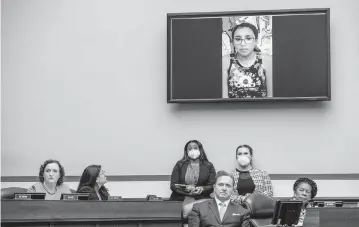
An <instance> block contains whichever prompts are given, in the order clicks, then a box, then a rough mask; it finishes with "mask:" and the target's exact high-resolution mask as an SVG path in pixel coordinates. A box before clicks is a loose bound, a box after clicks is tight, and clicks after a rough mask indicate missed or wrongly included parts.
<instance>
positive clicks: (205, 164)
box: [200, 160, 214, 167]
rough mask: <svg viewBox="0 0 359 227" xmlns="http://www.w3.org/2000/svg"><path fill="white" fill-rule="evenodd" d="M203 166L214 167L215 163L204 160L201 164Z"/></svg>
mask: <svg viewBox="0 0 359 227" xmlns="http://www.w3.org/2000/svg"><path fill="white" fill-rule="evenodd" d="M200 164H201V165H204V166H207V167H212V166H213V167H214V165H213V163H212V162H210V161H205V160H203V161H202V162H200Z"/></svg>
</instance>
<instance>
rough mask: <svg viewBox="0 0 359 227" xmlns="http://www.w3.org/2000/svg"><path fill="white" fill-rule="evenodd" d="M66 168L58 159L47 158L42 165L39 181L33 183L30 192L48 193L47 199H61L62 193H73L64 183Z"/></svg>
mask: <svg viewBox="0 0 359 227" xmlns="http://www.w3.org/2000/svg"><path fill="white" fill-rule="evenodd" d="M64 176H65V169H64V167H63V166H62V165H61V164H60V162H59V161H56V160H52V159H49V160H46V161H45V162H44V164H42V165H41V166H40V172H39V176H38V180H39V182H37V183H36V184H34V185H32V186H31V187H30V188H29V189H28V192H42V193H46V195H45V200H60V198H61V194H62V193H71V191H70V188H69V187H68V186H67V185H66V184H64Z"/></svg>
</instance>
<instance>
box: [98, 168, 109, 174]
mask: <svg viewBox="0 0 359 227" xmlns="http://www.w3.org/2000/svg"><path fill="white" fill-rule="evenodd" d="M106 174H107V173H106V171H105V170H102V169H101V171H100V174H99V175H106Z"/></svg>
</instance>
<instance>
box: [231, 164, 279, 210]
mask: <svg viewBox="0 0 359 227" xmlns="http://www.w3.org/2000/svg"><path fill="white" fill-rule="evenodd" d="M231 174H232V175H233V177H234V187H233V188H234V191H233V195H232V196H231V200H232V201H233V202H235V203H238V204H241V203H242V199H243V198H244V196H242V195H239V194H238V191H237V184H238V178H239V172H238V171H237V170H236V169H234V170H232V172H231ZM249 174H250V176H251V178H252V180H253V183H254V185H255V189H254V192H253V193H261V194H264V195H267V196H273V186H272V182H271V180H270V178H269V175H268V173H267V172H266V171H263V170H259V169H251V170H249Z"/></svg>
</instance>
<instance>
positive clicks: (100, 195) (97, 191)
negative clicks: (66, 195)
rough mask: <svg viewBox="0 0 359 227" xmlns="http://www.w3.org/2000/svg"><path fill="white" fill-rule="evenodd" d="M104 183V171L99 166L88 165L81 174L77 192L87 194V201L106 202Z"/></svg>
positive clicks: (107, 195)
mask: <svg viewBox="0 0 359 227" xmlns="http://www.w3.org/2000/svg"><path fill="white" fill-rule="evenodd" d="M106 183H107V178H106V171H104V170H103V169H102V168H101V166H100V165H90V166H88V167H87V168H86V169H85V170H84V172H83V173H82V176H81V179H80V183H79V186H78V188H77V192H78V193H89V194H90V197H89V200H108V197H109V193H108V190H107V188H106V187H105V184H106Z"/></svg>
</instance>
